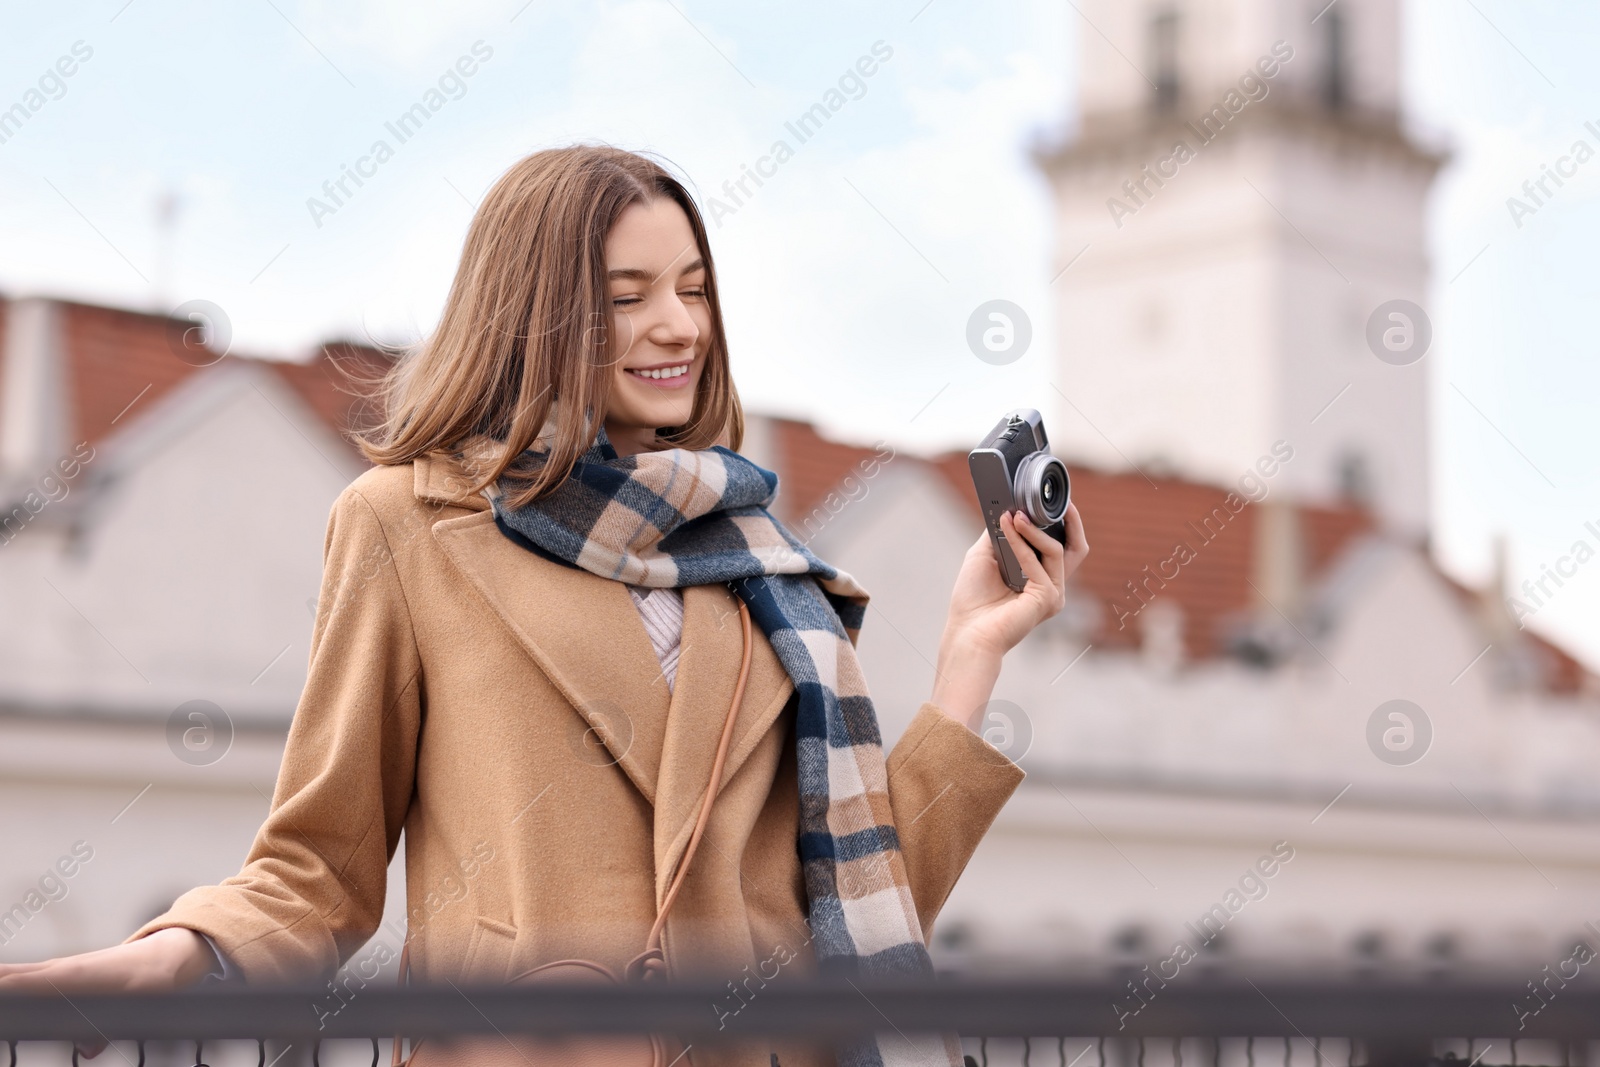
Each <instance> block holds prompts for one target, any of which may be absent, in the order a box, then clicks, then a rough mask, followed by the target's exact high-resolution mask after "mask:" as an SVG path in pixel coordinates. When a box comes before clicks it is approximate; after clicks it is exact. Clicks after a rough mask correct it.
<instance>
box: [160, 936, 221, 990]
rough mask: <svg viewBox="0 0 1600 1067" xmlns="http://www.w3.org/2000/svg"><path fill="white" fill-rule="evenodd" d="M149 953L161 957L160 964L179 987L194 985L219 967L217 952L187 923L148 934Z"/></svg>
mask: <svg viewBox="0 0 1600 1067" xmlns="http://www.w3.org/2000/svg"><path fill="white" fill-rule="evenodd" d="M142 940H144V941H145V942H147V943H148V944H149V946H150V950H151V952H152V953H154V954H155V955H157V956H158V957H159V959H160V961H161V962H160V966H161V968H162V970H163V972H164V973H165V974H167V976H168V977H169V978H170V980H171V982H172V984H173V985H174V986H177V987H178V988H183V987H185V986H190V985H193V984H194V983H196V982H198V981H200V980H201V979H202V978H204V977H205V976H206V975H208V974H211V973H213V972H214V971H217V970H220V963H219V962H218V960H217V954H216V953H215V952H213V951H212V950H211V945H210V943H209V942H207V941H206V939H205V937H204V936H202V935H201V934H199V933H198V932H196V931H194V930H191V929H189V928H188V927H186V926H169V927H166V928H165V929H162V930H157V931H155V932H154V933H151V934H147V935H146V936H145V937H144V938H143V939H142Z"/></svg>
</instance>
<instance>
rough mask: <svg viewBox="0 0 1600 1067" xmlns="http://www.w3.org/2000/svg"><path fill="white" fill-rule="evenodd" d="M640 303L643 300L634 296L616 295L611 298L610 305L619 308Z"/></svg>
mask: <svg viewBox="0 0 1600 1067" xmlns="http://www.w3.org/2000/svg"><path fill="white" fill-rule="evenodd" d="M642 303H644V301H642V300H640V299H639V298H638V297H636V296H618V297H613V298H612V300H611V305H612V306H613V307H619V308H621V307H631V306H633V305H634V304H642Z"/></svg>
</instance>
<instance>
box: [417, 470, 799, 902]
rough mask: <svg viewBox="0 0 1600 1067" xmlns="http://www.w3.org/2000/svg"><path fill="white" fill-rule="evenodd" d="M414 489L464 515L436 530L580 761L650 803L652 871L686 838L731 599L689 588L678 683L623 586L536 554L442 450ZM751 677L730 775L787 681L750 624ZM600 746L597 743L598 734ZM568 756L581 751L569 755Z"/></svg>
mask: <svg viewBox="0 0 1600 1067" xmlns="http://www.w3.org/2000/svg"><path fill="white" fill-rule="evenodd" d="M415 466H416V471H415V494H416V496H417V498H418V499H419V500H423V501H428V502H431V503H435V504H453V505H456V506H458V507H464V508H467V509H469V511H470V512H471V513H470V514H466V515H454V516H453V517H445V518H441V519H439V520H438V521H435V522H434V523H433V537H434V540H435V541H436V542H437V543H438V544H439V546H440V547H441V548H442V549H443V550H444V552H445V554H446V555H447V556H448V557H449V558H450V560H451V561H452V562H453V563H454V564H455V566H456V567H457V568H458V569H459V570H460V571H461V573H462V574H463V575H464V576H465V577H466V579H467V580H468V581H469V582H470V583H471V585H472V586H473V588H475V589H476V590H477V592H478V593H479V594H480V595H481V596H482V597H483V599H484V600H485V602H487V604H488V606H489V607H490V609H491V610H492V611H493V613H494V615H495V616H496V617H497V618H498V619H499V621H500V622H501V623H502V624H503V625H504V626H505V627H506V628H507V629H508V630H509V631H510V632H511V634H512V635H513V636H514V637H515V638H516V640H517V642H518V643H519V644H520V645H521V646H522V648H523V649H524V651H526V652H527V654H528V655H529V656H530V657H531V658H532V659H533V661H534V662H535V663H536V664H537V665H538V667H539V669H540V671H541V672H543V673H544V675H545V676H546V677H547V678H549V679H550V682H551V684H553V685H554V686H555V687H556V688H557V689H558V690H560V692H561V694H562V696H563V697H565V698H566V700H567V701H568V702H569V703H570V704H571V705H572V707H573V708H574V709H576V711H577V714H578V715H580V716H582V718H583V720H584V722H585V723H587V728H588V730H589V731H590V732H589V733H588V734H587V735H583V726H582V724H575V727H576V729H575V731H574V733H575V736H576V735H582V736H583V739H584V740H585V741H586V742H587V743H588V744H589V746H590V747H589V748H588V749H585V750H583V751H584V755H583V756H582V757H581V758H585V759H588V760H592V761H594V762H598V763H602V764H603V763H609V762H615V763H616V764H617V765H618V766H620V767H621V768H622V770H623V771H624V772H625V773H626V774H627V776H628V778H629V780H631V781H632V782H633V784H634V785H635V786H636V787H637V788H638V790H639V792H640V793H642V794H643V795H644V797H645V798H646V799H647V800H648V801H650V803H651V804H652V805H654V808H655V837H656V851H657V857H656V859H657V871H658V880H659V879H661V878H663V877H665V875H667V874H670V870H671V867H672V866H673V865H674V864H675V862H676V855H677V854H681V852H682V848H683V846H684V845H685V844H686V843H687V838H688V828H689V827H690V826H691V825H692V823H693V820H694V817H695V815H696V814H697V812H698V808H699V805H700V803H701V802H702V801H703V798H704V792H705V784H706V781H707V779H708V778H709V777H710V774H711V764H712V762H713V759H714V756H715V753H716V748H717V739H718V737H719V736H720V735H721V732H722V727H723V723H724V721H725V717H726V715H727V711H728V705H729V704H730V703H731V702H732V700H733V690H734V686H735V684H736V683H737V681H738V675H739V658H740V652H741V646H740V641H739V634H740V624H739V614H738V602H737V600H736V599H735V595H734V594H733V592H732V591H731V590H729V589H728V588H727V587H726V586H723V585H720V584H719V585H694V586H687V587H685V588H684V589H683V608H684V611H683V636H682V639H681V644H680V646H679V657H678V668H677V674H676V679H675V682H674V686H673V690H672V691H671V692H670V693H669V692H668V690H667V683H666V678H665V677H664V676H663V675H662V673H661V667H660V663H659V661H658V660H657V659H656V654H655V649H654V648H653V647H652V646H651V644H650V639H649V636H648V635H647V634H646V633H645V630H644V624H643V622H642V620H641V619H640V617H639V612H638V609H637V608H636V607H635V606H634V603H633V599H632V597H630V596H629V594H628V590H627V588H626V587H625V586H624V585H623V583H621V582H618V581H613V580H612V579H609V578H603V577H601V576H599V575H597V574H593V573H591V572H589V571H585V570H580V569H577V568H573V567H567V566H563V565H562V564H559V563H555V562H552V561H550V560H547V559H544V558H542V557H540V556H538V555H536V554H534V553H532V552H530V551H528V550H527V549H526V548H523V547H521V546H520V545H517V544H515V543H513V542H512V541H511V540H510V539H509V538H507V537H506V536H505V535H504V534H503V533H501V532H500V529H499V528H498V527H497V526H496V525H495V523H494V515H493V512H492V511H491V510H490V507H489V502H488V500H487V499H485V498H484V497H483V496H482V495H481V494H470V493H466V492H464V488H465V487H468V486H469V485H470V483H469V482H468V481H467V480H466V478H465V476H464V475H463V474H462V472H461V471H460V469H459V467H457V466H456V465H455V464H454V463H452V462H451V461H450V460H449V459H448V457H442V456H425V457H422V458H421V459H418V460H417V461H416V463H415ZM751 633H752V640H753V641H754V642H755V646H754V647H753V648H752V650H751V656H750V675H749V678H748V679H747V680H746V682H745V695H744V700H743V702H742V704H741V708H740V715H739V723H738V725H737V726H736V727H735V732H734V740H733V745H732V748H731V750H730V751H729V753H728V761H727V765H726V767H725V770H724V774H723V782H724V783H726V782H727V781H729V780H730V779H732V777H733V776H734V774H736V773H737V772H738V770H739V768H740V767H741V766H742V765H743V764H744V762H745V760H746V759H748V758H749V756H750V754H751V753H752V752H753V751H754V750H755V748H756V745H757V744H758V743H759V742H760V740H761V738H762V737H763V735H765V733H766V732H767V730H768V729H770V728H771V727H772V725H773V723H774V721H775V720H776V719H777V718H778V716H779V714H780V713H781V712H782V711H783V708H784V705H785V704H786V703H787V702H788V698H789V696H790V695H791V694H792V693H793V692H794V683H793V681H791V680H790V678H789V675H788V672H787V671H786V670H784V667H783V664H782V663H781V662H780V661H779V660H778V657H777V654H776V653H775V652H774V651H773V649H772V646H771V645H770V644H769V643H768V642H767V641H766V640H765V638H764V637H763V636H762V635H761V632H760V630H759V629H756V628H752V631H751ZM597 740H598V742H600V743H603V745H604V751H603V752H602V751H601V750H600V749H599V748H598V747H596V746H595V742H596V741H597ZM574 758H580V757H578V756H577V755H575V757H574Z"/></svg>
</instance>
